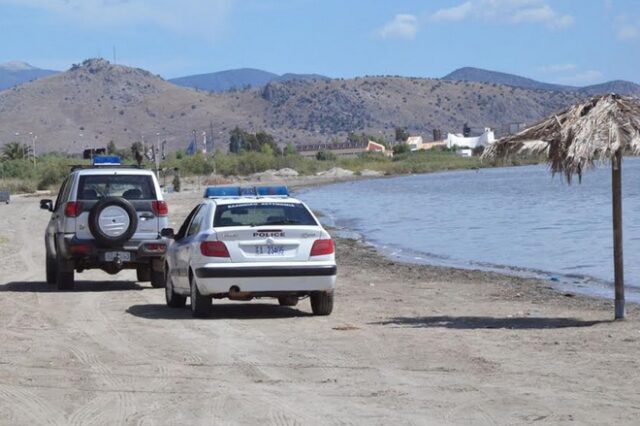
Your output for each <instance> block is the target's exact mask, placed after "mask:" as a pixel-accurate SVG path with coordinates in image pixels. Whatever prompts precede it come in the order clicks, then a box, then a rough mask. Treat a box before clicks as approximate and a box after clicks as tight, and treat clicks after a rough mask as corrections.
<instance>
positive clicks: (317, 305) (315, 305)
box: [309, 291, 333, 315]
mask: <svg viewBox="0 0 640 426" xmlns="http://www.w3.org/2000/svg"><path fill="white" fill-rule="evenodd" d="M309 299H310V300H311V311H312V312H313V314H314V315H330V314H331V312H332V311H333V291H316V292H313V293H311V296H310V297H309Z"/></svg>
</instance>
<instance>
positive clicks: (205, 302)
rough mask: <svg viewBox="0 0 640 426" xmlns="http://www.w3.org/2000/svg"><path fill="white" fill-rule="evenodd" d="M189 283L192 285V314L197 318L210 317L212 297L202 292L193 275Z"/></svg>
mask: <svg viewBox="0 0 640 426" xmlns="http://www.w3.org/2000/svg"><path fill="white" fill-rule="evenodd" d="M189 284H190V286H191V314H192V315H193V316H194V317H195V318H206V317H208V316H209V315H211V297H208V296H203V295H202V294H200V291H199V290H198V286H197V285H196V279H195V277H194V276H193V275H191V277H190V279H189Z"/></svg>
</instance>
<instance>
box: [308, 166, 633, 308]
mask: <svg viewBox="0 0 640 426" xmlns="http://www.w3.org/2000/svg"><path fill="white" fill-rule="evenodd" d="M610 175H611V172H610V168H609V167H607V166H606V165H605V166H601V167H599V168H597V169H595V170H593V171H588V172H587V173H586V174H585V175H584V176H583V180H582V184H578V183H574V184H572V185H567V184H566V183H565V182H564V181H563V180H562V179H561V177H560V176H556V177H552V176H551V174H550V173H549V171H548V169H547V167H546V166H526V167H510V168H496V169H484V170H479V171H460V172H446V173H436V174H428V175H413V176H403V177H397V178H390V179H378V180H367V181H359V182H349V183H341V184H335V185H329V186H325V187H320V188H313V189H305V190H302V191H300V192H299V193H298V194H297V195H298V196H299V197H300V198H301V199H303V200H304V201H306V202H307V203H308V204H309V205H310V206H311V207H312V208H313V209H314V210H320V211H322V212H323V213H324V214H325V215H326V217H324V218H323V220H324V221H325V222H327V223H329V224H332V225H334V226H337V227H339V228H343V229H347V230H349V231H351V232H357V233H359V234H361V235H362V236H364V238H365V239H366V240H367V241H368V242H370V243H372V244H374V245H376V246H377V247H379V248H380V249H382V250H383V251H385V252H386V253H388V254H390V255H391V256H395V257H398V258H401V259H404V260H407V261H413V262H420V263H429V264H436V265H445V266H454V267H464V268H474V269H487V270H500V271H502V272H507V273H515V274H518V275H526V276H538V277H546V278H553V280H554V281H556V280H558V281H560V282H563V283H565V284H566V285H571V286H572V287H576V288H577V289H578V290H580V291H587V292H589V293H598V294H600V293H602V292H604V293H605V294H607V296H609V295H610V294H609V293H610V284H609V283H610V281H611V280H612V279H613V260H612V256H613V254H612V253H613V248H612V247H613V244H612V238H613V237H612V230H611V227H612V224H611V176H610ZM639 180H640V159H638V158H626V159H625V161H624V165H623V222H624V253H625V274H626V277H625V278H626V283H627V284H628V285H630V286H638V285H640V261H638V253H640V217H638V215H637V214H636V212H638V211H640V197H639V192H640V188H639V186H638V182H639ZM628 299H634V297H633V296H632V297H628Z"/></svg>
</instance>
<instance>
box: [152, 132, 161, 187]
mask: <svg viewBox="0 0 640 426" xmlns="http://www.w3.org/2000/svg"><path fill="white" fill-rule="evenodd" d="M156 137H157V139H156V146H155V149H154V150H153V159H154V160H155V163H156V176H157V177H158V179H160V155H159V154H160V132H157V133H156Z"/></svg>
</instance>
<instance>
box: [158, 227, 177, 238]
mask: <svg viewBox="0 0 640 426" xmlns="http://www.w3.org/2000/svg"><path fill="white" fill-rule="evenodd" d="M160 236H161V237H165V238H171V239H174V238H175V237H176V235H175V233H174V232H173V228H162V231H160Z"/></svg>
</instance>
